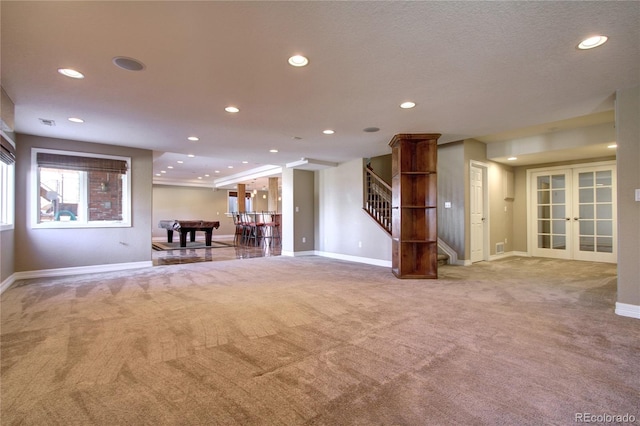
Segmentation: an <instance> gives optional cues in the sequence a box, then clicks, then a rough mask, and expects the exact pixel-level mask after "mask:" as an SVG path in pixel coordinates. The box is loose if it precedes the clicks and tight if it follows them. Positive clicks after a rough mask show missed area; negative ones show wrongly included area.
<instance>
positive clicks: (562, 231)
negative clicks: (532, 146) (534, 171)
mask: <svg viewBox="0 0 640 426" xmlns="http://www.w3.org/2000/svg"><path fill="white" fill-rule="evenodd" d="M535 179H536V181H535V188H536V194H535V202H536V204H537V205H536V210H535V211H536V215H537V217H536V220H537V228H536V233H537V235H536V237H537V238H536V240H537V248H538V249H541V250H542V251H543V252H544V251H547V250H552V251H566V250H567V176H566V174H565V173H556V174H553V173H549V174H540V175H537V176H536V177H535ZM547 255H548V253H547ZM563 257H564V256H563Z"/></svg>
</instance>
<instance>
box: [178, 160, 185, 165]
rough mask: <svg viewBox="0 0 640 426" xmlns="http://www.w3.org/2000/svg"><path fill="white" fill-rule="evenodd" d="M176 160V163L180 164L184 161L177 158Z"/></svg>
mask: <svg viewBox="0 0 640 426" xmlns="http://www.w3.org/2000/svg"><path fill="white" fill-rule="evenodd" d="M176 162H177V163H178V164H182V163H184V161H182V160H178V161H176Z"/></svg>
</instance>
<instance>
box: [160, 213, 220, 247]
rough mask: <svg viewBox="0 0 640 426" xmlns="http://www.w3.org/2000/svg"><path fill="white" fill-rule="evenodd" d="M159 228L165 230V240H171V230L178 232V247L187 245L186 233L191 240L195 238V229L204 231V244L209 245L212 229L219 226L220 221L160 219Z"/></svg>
mask: <svg viewBox="0 0 640 426" xmlns="http://www.w3.org/2000/svg"><path fill="white" fill-rule="evenodd" d="M158 227H159V228H164V229H166V230H167V242H169V243H171V242H173V231H177V232H180V247H186V246H187V234H189V237H190V238H189V240H190V241H191V242H193V241H195V240H196V231H204V235H205V245H206V246H211V236H212V235H213V229H214V228H215V229H218V228H219V227H220V222H218V221H213V220H161V221H160V223H159V224H158Z"/></svg>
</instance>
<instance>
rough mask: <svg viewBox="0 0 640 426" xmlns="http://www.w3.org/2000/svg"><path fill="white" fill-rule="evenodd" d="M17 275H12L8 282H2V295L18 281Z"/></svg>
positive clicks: (0, 287)
mask: <svg viewBox="0 0 640 426" xmlns="http://www.w3.org/2000/svg"><path fill="white" fill-rule="evenodd" d="M15 275H16V274H11V276H10V277H9V278H7V279H6V280H4V281H2V284H0V294H2V293H4V291H5V290H6V289H8V288H9V287H11V286H12V285H13V283H14V282H15V281H16V277H15Z"/></svg>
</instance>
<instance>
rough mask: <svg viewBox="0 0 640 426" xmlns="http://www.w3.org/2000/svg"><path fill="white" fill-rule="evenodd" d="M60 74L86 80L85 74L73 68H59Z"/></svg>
mask: <svg viewBox="0 0 640 426" xmlns="http://www.w3.org/2000/svg"><path fill="white" fill-rule="evenodd" d="M58 72H59V73H60V74H62V75H64V76H67V77H71V78H84V74H82V73H81V72H80V71H76V70H73V69H71V68H58Z"/></svg>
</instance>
